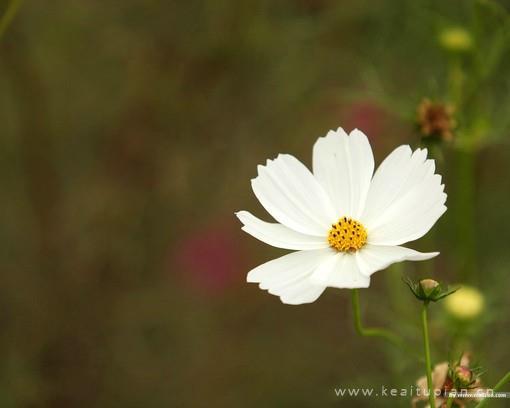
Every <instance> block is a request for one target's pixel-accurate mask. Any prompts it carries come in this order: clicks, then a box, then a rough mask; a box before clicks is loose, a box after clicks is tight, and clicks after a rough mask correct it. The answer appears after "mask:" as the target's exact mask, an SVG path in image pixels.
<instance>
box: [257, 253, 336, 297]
mask: <svg viewBox="0 0 510 408" xmlns="http://www.w3.org/2000/svg"><path fill="white" fill-rule="evenodd" d="M333 253H334V252H333V250H331V249H330V248H327V249H318V250H314V251H298V252H293V253H290V254H287V255H284V256H282V257H280V258H277V259H273V260H272V261H269V262H266V263H265V264H262V265H260V266H258V267H257V268H255V269H253V270H251V271H250V272H249V273H248V277H247V281H248V282H259V283H260V285H259V286H260V288H261V289H266V290H268V291H269V293H271V294H273V295H277V296H279V297H280V299H281V300H282V302H283V303H288V304H301V303H311V302H313V301H315V300H316V299H317V298H318V297H319V296H320V295H321V293H322V292H323V291H324V289H326V286H325V285H322V286H321V285H316V284H314V283H312V282H311V281H310V275H311V274H312V273H313V271H314V270H315V269H316V268H317V266H318V265H320V264H321V263H322V262H323V261H324V260H326V259H328V258H330V257H331V256H332V255H333Z"/></svg>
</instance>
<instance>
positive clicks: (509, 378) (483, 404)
mask: <svg viewBox="0 0 510 408" xmlns="http://www.w3.org/2000/svg"><path fill="white" fill-rule="evenodd" d="M508 382H510V371H509V372H508V373H506V374H505V375H504V376H503V378H502V379H501V380H499V381H498V383H497V384H496V385H495V386H494V388H493V389H492V390H493V391H494V392H497V391H499V390H501V388H502V387H503V386H504V385H505V384H506V383H508ZM489 400H490V398H484V399H483V400H481V401H480V402H479V403H478V405H476V406H475V408H482V407H486V406H487V404H489Z"/></svg>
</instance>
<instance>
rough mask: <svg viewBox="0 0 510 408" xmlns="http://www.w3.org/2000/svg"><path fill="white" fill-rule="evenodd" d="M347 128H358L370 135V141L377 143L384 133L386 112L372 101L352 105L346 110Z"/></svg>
mask: <svg viewBox="0 0 510 408" xmlns="http://www.w3.org/2000/svg"><path fill="white" fill-rule="evenodd" d="M345 113H346V118H345V121H346V122H345V127H346V128H347V129H354V128H358V129H360V130H361V131H362V132H364V133H365V134H368V135H370V141H372V142H373V141H376V140H377V139H379V137H380V136H381V135H382V133H383V132H384V128H385V121H386V119H387V115H386V112H385V111H384V110H383V109H382V107H381V106H379V105H377V104H376V103H375V102H372V101H360V102H355V103H353V104H352V105H350V106H349V107H348V108H347V110H346V112H345Z"/></svg>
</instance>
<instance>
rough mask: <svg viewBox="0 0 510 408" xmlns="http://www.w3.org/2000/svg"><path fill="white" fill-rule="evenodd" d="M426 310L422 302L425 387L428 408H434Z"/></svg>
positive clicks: (425, 305)
mask: <svg viewBox="0 0 510 408" xmlns="http://www.w3.org/2000/svg"><path fill="white" fill-rule="evenodd" d="M427 308H428V302H423V308H422V310H421V323H422V327H423V344H424V351H425V364H426V369H427V387H428V389H429V404H430V408H436V402H435V395H434V389H433V387H434V384H432V362H431V359H430V342H429V325H428V322H427Z"/></svg>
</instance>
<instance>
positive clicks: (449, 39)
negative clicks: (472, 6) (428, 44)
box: [439, 27, 473, 52]
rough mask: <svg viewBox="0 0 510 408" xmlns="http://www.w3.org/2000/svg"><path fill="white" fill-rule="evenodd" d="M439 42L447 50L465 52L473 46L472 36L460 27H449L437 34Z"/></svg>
mask: <svg viewBox="0 0 510 408" xmlns="http://www.w3.org/2000/svg"><path fill="white" fill-rule="evenodd" d="M439 44H440V45H441V46H442V47H443V48H444V49H445V50H447V51H453V52H465V51H469V50H470V49H471V48H472V47H473V38H472V37H471V34H470V33H469V31H467V30H466V29H464V28H462V27H449V28H446V29H444V30H443V31H441V33H440V34H439Z"/></svg>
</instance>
